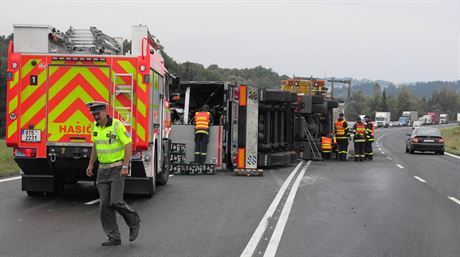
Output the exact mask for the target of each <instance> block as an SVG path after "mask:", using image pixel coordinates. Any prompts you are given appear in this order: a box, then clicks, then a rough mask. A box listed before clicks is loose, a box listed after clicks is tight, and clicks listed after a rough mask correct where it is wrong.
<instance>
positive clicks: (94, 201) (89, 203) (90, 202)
mask: <svg viewBox="0 0 460 257" xmlns="http://www.w3.org/2000/svg"><path fill="white" fill-rule="evenodd" d="M100 200H101V199H95V200H92V201H89V202H87V203H85V204H86V205H91V204H95V203H98V202H99V201H100Z"/></svg>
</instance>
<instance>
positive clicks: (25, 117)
mask: <svg viewBox="0 0 460 257" xmlns="http://www.w3.org/2000/svg"><path fill="white" fill-rule="evenodd" d="M45 96H46V95H45V94H43V95H42V96H41V97H40V99H38V101H36V102H35V103H34V104H33V105H32V106H30V107H29V109H27V110H26V111H25V112H24V113H23V114H22V117H21V127H23V126H25V125H26V124H27V123H28V122H29V121H30V120H31V119H32V118H33V117H34V116H35V115H36V114H37V113H38V111H40V110H41V109H42V108H43V107H45V105H46V97H45Z"/></svg>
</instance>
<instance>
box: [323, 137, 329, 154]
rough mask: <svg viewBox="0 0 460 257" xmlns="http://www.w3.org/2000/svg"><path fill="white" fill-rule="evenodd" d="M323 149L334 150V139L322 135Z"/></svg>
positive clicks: (326, 150)
mask: <svg viewBox="0 0 460 257" xmlns="http://www.w3.org/2000/svg"><path fill="white" fill-rule="evenodd" d="M321 151H322V152H323V153H330V152H331V151H332V139H331V138H329V137H321Z"/></svg>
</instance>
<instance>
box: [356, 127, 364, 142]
mask: <svg viewBox="0 0 460 257" xmlns="http://www.w3.org/2000/svg"><path fill="white" fill-rule="evenodd" d="M354 132H355V137H354V141H355V142H357V143H362V142H365V141H366V126H365V125H364V124H363V123H356V130H355V131H354Z"/></svg>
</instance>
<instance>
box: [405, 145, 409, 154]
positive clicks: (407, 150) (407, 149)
mask: <svg viewBox="0 0 460 257" xmlns="http://www.w3.org/2000/svg"><path fill="white" fill-rule="evenodd" d="M408 152H409V148H407V145H406V153H408Z"/></svg>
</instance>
